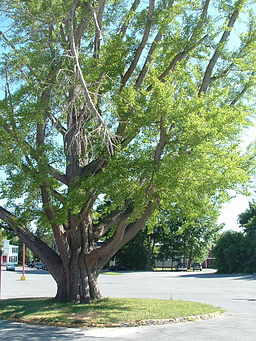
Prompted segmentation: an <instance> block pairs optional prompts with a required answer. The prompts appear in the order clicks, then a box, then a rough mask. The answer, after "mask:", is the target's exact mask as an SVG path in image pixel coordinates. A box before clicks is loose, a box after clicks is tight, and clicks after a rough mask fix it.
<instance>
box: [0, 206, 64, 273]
mask: <svg viewBox="0 0 256 341" xmlns="http://www.w3.org/2000/svg"><path fill="white" fill-rule="evenodd" d="M0 219H1V220H3V221H4V222H5V223H6V224H7V225H8V226H9V228H10V229H11V231H12V232H13V233H14V234H15V235H16V236H18V237H19V238H20V239H21V241H22V242H23V243H25V244H26V245H27V246H28V248H29V249H30V250H32V251H33V252H34V253H35V254H36V255H37V256H38V257H39V258H40V259H41V260H42V261H43V262H44V263H45V264H46V265H47V266H48V268H49V270H50V271H51V274H52V275H53V277H54V278H55V279H57V271H56V270H57V269H59V267H60V266H62V261H61V258H60V257H59V256H58V255H57V253H56V252H54V251H53V250H52V249H51V248H50V247H49V246H48V245H47V244H46V243H44V242H43V241H42V240H41V239H39V238H38V237H36V236H35V235H34V234H33V233H32V232H31V231H29V230H28V229H27V228H26V227H24V226H23V225H22V224H20V223H19V222H18V219H17V217H15V216H14V215H13V214H12V213H10V212H9V211H7V210H6V209H5V208H3V207H2V206H0Z"/></svg>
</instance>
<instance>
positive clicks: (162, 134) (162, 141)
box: [154, 116, 167, 164]
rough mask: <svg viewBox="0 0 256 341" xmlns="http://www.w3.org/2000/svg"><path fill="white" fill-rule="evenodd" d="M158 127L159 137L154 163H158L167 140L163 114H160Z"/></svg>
mask: <svg viewBox="0 0 256 341" xmlns="http://www.w3.org/2000/svg"><path fill="white" fill-rule="evenodd" d="M159 128H160V137H159V141H158V144H157V146H156V149H155V155H154V161H155V163H156V164H159V163H160V161H161V155H162V152H163V150H164V147H165V145H166V142H167V131H166V127H165V126H164V118H163V116H161V119H160V127H159Z"/></svg>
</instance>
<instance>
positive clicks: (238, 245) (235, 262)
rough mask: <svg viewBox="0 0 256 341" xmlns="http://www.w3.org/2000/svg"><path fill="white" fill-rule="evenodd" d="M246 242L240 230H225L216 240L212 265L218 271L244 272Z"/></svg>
mask: <svg viewBox="0 0 256 341" xmlns="http://www.w3.org/2000/svg"><path fill="white" fill-rule="evenodd" d="M246 248H247V246H246V243H245V237H244V234H243V233H242V232H236V231H226V232H224V233H223V234H222V235H221V236H220V238H219V239H218V240H217V243H216V246H215V248H214V252H213V257H214V258H215V260H214V266H215V267H216V268H217V270H218V272H221V273H234V272H246V260H247V254H246V253H247V252H246Z"/></svg>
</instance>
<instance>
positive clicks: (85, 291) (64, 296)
mask: <svg viewBox="0 0 256 341" xmlns="http://www.w3.org/2000/svg"><path fill="white" fill-rule="evenodd" d="M98 275H99V272H98V271H95V270H92V269H88V268H87V267H86V266H85V265H81V264H79V266H77V267H74V266H73V265H72V262H71V263H70V267H69V268H68V269H66V270H65V271H64V272H63V273H62V274H60V276H59V280H58V281H57V294H56V296H55V298H56V299H57V300H59V301H65V302H72V303H89V302H91V301H92V300H95V299H100V298H101V294H100V290H99V288H98V284H97V278H98Z"/></svg>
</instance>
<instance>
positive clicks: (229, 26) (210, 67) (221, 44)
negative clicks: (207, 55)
mask: <svg viewBox="0 0 256 341" xmlns="http://www.w3.org/2000/svg"><path fill="white" fill-rule="evenodd" d="M242 3H243V0H238V1H237V3H236V7H235V9H234V11H233V13H232V14H231V15H230V18H229V21H228V24H227V29H226V30H224V32H223V34H222V36H221V38H220V41H219V43H218V45H217V48H216V50H215V51H214V54H213V56H212V58H211V59H210V61H209V63H208V65H207V67H206V70H205V74H204V77H203V81H202V84H201V86H200V89H199V92H198V95H199V96H200V95H201V94H202V93H206V92H207V90H208V87H209V85H210V81H211V74H212V70H213V68H214V66H215V65H216V63H217V61H218V59H219V57H220V56H221V51H222V50H223V48H224V46H225V43H226V42H227V40H228V37H229V35H230V33H231V31H232V28H233V26H234V24H235V22H236V19H237V17H238V15H239V12H240V10H241V5H242Z"/></svg>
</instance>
